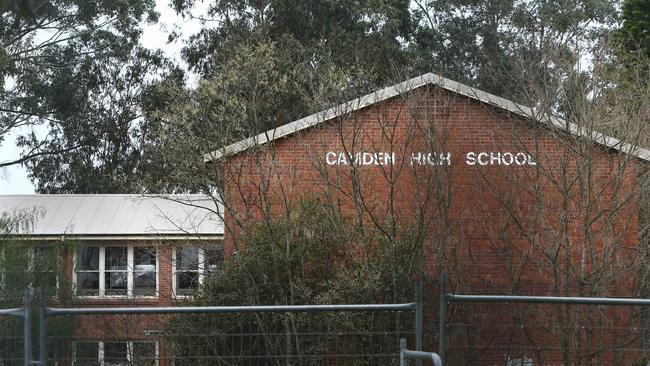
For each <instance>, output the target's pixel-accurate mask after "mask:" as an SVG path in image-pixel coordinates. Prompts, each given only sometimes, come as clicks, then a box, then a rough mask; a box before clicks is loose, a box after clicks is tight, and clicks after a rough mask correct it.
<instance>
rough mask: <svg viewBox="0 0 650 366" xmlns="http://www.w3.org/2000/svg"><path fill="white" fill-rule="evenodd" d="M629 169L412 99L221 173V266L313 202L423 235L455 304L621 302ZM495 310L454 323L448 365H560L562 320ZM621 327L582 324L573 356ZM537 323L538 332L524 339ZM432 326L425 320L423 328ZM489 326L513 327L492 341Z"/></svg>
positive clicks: (626, 287)
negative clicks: (492, 299)
mask: <svg viewBox="0 0 650 366" xmlns="http://www.w3.org/2000/svg"><path fill="white" fill-rule="evenodd" d="M332 152H334V153H335V154H336V159H334V158H333V155H329V162H328V153H332ZM364 152H369V153H376V152H383V153H386V154H387V155H389V156H393V155H390V154H394V156H395V158H394V161H393V162H392V164H382V163H381V162H379V163H377V164H370V165H358V166H353V165H350V164H339V161H338V158H339V153H343V154H344V156H348V160H349V156H350V155H351V156H353V157H354V156H355V154H357V153H364ZM480 152H487V153H489V152H492V153H494V155H493V156H490V155H487V157H486V156H485V155H482V156H481V157H482V160H480V161H481V162H488V164H487V165H481V164H480V163H479V162H478V160H477V159H476V158H477V157H478V156H477V154H479V153H480ZM417 153H425V154H428V153H432V155H430V156H429V155H426V157H427V160H426V161H425V163H424V164H420V162H421V161H423V160H422V159H414V156H413V155H412V154H417ZM447 153H449V154H450V155H447ZM468 153H474V155H472V156H473V157H474V159H473V160H472V159H469V155H468ZM498 153H501V155H498ZM504 153H509V154H512V155H503V154H504ZM517 154H520V155H517ZM384 156H385V155H384ZM416 156H417V155H416ZM511 156H512V160H511ZM419 157H422V155H419ZM449 157H450V159H451V164H447V163H448V160H449ZM517 157H518V158H519V159H520V160H519V162H520V163H522V164H521V165H520V164H517V163H516V162H514V159H515V158H517ZM382 159H383V161H384V162H385V158H382ZM334 160H336V162H337V163H336V164H330V163H331V162H333V161H334ZM472 161H473V162H474V164H471V162H472ZM638 165H639V162H638V161H636V160H634V159H633V158H631V157H628V156H623V155H620V154H617V153H616V152H614V151H610V150H607V149H604V148H601V147H598V146H595V145H594V144H590V143H586V142H584V141H580V140H577V139H576V138H574V137H572V136H568V134H566V133H565V132H561V131H556V130H552V129H550V128H546V127H543V126H540V125H535V124H533V123H531V122H530V121H526V120H523V119H521V118H519V117H517V116H513V115H510V114H507V113H504V112H503V111H501V110H498V109H495V108H493V107H490V106H486V105H484V104H481V103H479V102H476V101H474V100H471V99H469V98H465V97H462V96H459V95H455V94H452V93H448V92H443V91H440V90H437V89H435V88H423V89H421V90H417V91H414V92H411V93H409V94H408V95H406V96H398V97H395V98H393V99H390V100H388V101H386V102H384V103H381V104H378V105H374V106H371V107H367V108H364V109H362V110H360V111H358V112H356V113H352V114H348V115H344V116H343V117H340V118H337V119H336V120H333V121H328V122H327V123H323V124H320V125H318V126H316V127H313V128H310V129H308V130H305V131H301V132H298V133H296V134H294V135H292V136H290V137H286V138H283V139H280V140H277V141H275V142H274V143H272V144H267V145H264V146H262V147H256V148H252V149H250V150H248V151H247V152H246V153H242V154H239V155H236V156H232V157H230V158H228V159H227V160H226V161H224V162H222V163H221V165H220V169H221V171H222V172H223V175H224V182H225V197H224V199H225V200H226V201H227V202H228V205H227V206H228V207H229V208H230V209H229V210H228V211H227V212H226V226H227V230H226V239H225V246H226V253H231V252H232V251H234V250H236V249H237V247H238V245H240V244H239V238H240V236H241V233H242V232H243V231H245V230H246V226H247V225H250V224H251V223H254V222H258V221H260V220H263V219H264V218H272V217H277V216H278V215H285V214H288V213H290V212H291V211H292V210H294V209H295V208H296V207H298V204H299V202H300V201H301V200H308V199H312V198H313V197H320V198H321V199H323V200H324V201H325V202H327V203H328V204H329V205H330V206H331V207H335V208H336V209H337V210H338V211H339V212H340V213H341V214H342V215H344V216H347V217H349V218H350V222H355V223H360V222H363V224H364V225H366V226H368V227H373V225H374V226H375V227H379V226H385V227H388V226H389V225H390V224H391V223H392V220H393V218H394V219H395V221H396V222H398V223H400V224H402V225H408V224H413V223H414V222H419V223H421V224H422V225H423V227H424V228H425V229H426V231H427V240H425V243H424V245H425V249H426V253H427V269H428V272H429V276H431V278H432V279H434V280H435V279H436V278H437V277H438V274H439V273H440V272H441V271H443V270H444V271H445V272H448V273H449V274H450V276H451V279H450V282H451V285H452V289H453V291H456V292H461V293H501V294H503V293H516V294H522V295H525V294H530V295H557V294H563V295H574V294H580V295H583V296H590V295H596V294H597V295H600V296H630V294H633V293H635V292H634V289H635V288H636V278H635V276H634V274H633V273H630V270H629V269H630V268H631V265H632V263H633V259H634V256H635V253H634V246H635V245H636V243H637V242H638V240H639V223H638V208H637V205H636V196H635V195H636V187H637V186H636V185H637V180H636V179H637V170H638V169H639V167H638ZM359 202H363V204H362V205H359ZM359 206H361V207H359ZM360 212H361V213H360ZM554 258H559V259H558V260H557V261H555V259H554ZM581 268H584V275H583V276H584V278H587V279H588V281H596V282H594V283H586V282H585V280H584V279H583V280H581V279H580V277H581V274H580V271H581ZM599 275H602V276H601V277H599ZM603 276H607V277H606V279H605V278H604V277H603ZM430 297H431V298H434V299H435V298H437V297H436V296H430ZM434 301H435V300H433V302H432V303H431V304H429V305H431V306H435V302H434ZM463 308H464V309H470V307H467V306H465V307H463ZM459 309H461V307H459ZM474 309H478V308H476V307H475V308H474ZM499 309H500V310H495V308H494V307H492V308H491V310H489V309H487V308H483V310H482V311H471V312H469V313H467V311H469V310H467V311H465V312H466V314H465V315H463V316H464V317H465V318H464V319H463V321H462V322H461V323H471V324H475V325H476V324H479V325H480V326H477V327H475V328H473V330H471V331H470V334H468V333H467V331H465V333H463V331H462V330H458V329H457V330H455V331H453V330H452V331H451V332H450V342H451V344H456V350H457V352H456V354H459V355H462V356H461V357H459V358H458V359H457V360H456V361H455V362H458V364H503V363H504V357H505V356H504V354H505V353H506V352H512V354H513V355H514V356H521V355H523V353H525V354H526V356H527V357H534V358H535V360H542V362H544V364H554V363H561V355H560V352H559V351H558V350H557V347H560V346H561V345H560V344H558V341H557V340H558V332H557V329H556V328H557V327H558V324H559V322H560V321H561V319H560V318H559V317H560V316H561V314H556V312H555V311H554V309H555V308H551V307H540V308H539V310H533V308H530V309H529V310H528V312H525V316H524V315H521V312H517V311H514V310H509V309H510V307H508V306H506V305H502V306H501V308H499ZM610 311H612V312H613V313H609V312H610ZM459 313H463V311H462V310H459ZM531 314H532V315H531ZM580 314H581V316H578V317H577V318H575V319H574V321H587V319H586V318H588V316H590V315H588V314H591V313H589V311H587V310H584V311H583V310H581V313H580ZM621 314H623V315H624V311H622V310H620V309H617V310H607V311H603V312H601V313H599V314H593V319H592V320H590V321H589V323H588V324H586V325H585V329H586V330H585V332H586V333H589V336H588V337H587V336H585V337H583V338H585V340H584V343H583V344H582V345H581V346H584V348H585V349H586V350H587V349H590V347H593V348H594V349H596V348H598V344H599V342H604V343H605V344H615V342H614V341H619V340H620V339H618V338H617V337H618V336H621V337H622V335H620V334H618V333H617V332H604V331H602V330H598V329H597V330H593V329H591V328H590V327H592V326H593V327H596V326H599V325H598V324H596V323H598V321H605V322H607V321H610V320H611V319H610V318H609V317H608V315H611V316H614V315H615V316H616V318H617V319H622V318H623V316H622V315H621ZM569 316H575V313H573V315H570V314H569ZM522 319H523V320H522ZM579 319H581V320H579ZM563 321H564V322H569V323H571V319H568V320H567V319H565V320H563ZM621 321H623V320H621ZM522 323H523V325H524V326H525V327H524V326H522ZM537 323H541V324H542V325H543V327H541V328H543V329H537V328H535V327H534V326H533V324H537ZM436 324H437V320H436V319H431V323H429V324H427V325H426V328H428V329H435V328H436ZM499 324H502V325H503V324H511V325H512V327H510V328H508V329H507V330H506V331H495V327H494V326H495V325H499ZM573 324H575V323H573ZM617 324H619V323H617V322H614V323H611V324H610V325H612V327H614V326H616V325H617ZM515 327H518V328H519V329H520V330H515ZM538 328H540V327H538ZM521 329H525V330H521ZM554 329H555V330H554ZM599 329H601V328H599ZM610 341H611V342H610ZM468 342H469V343H468ZM472 342H473V343H472ZM608 342H609V343H608ZM470 343H472V344H473V345H471V346H470ZM430 346H433V344H430ZM483 346H485V347H483ZM565 346H566V345H565ZM571 346H576V345H571ZM462 347H469V348H470V349H471V352H468V351H467V349H463V348H462ZM531 347H533V348H532V349H531ZM535 347H537V348H535ZM490 349H491V350H496V351H494V352H492V353H494V354H491V355H490V356H489V357H488V356H486V357H484V358H482V360H483V362H484V363H480V362H478V361H477V360H478V359H477V358H472V357H477V356H476V355H477V354H482V355H484V356H485V354H486V353H485V352H487V353H488V354H489V353H490V351H489V350H490ZM522 349H523V350H522ZM516 352H520V353H522V354H521V355H520V354H517V353H516ZM451 353H452V354H454V352H453V350H452V351H451ZM596 353H597V355H596V356H594V357H593V360H594V362H600V363H601V364H602V362H604V361H603V360H605V361H606V360H611V357H614V356H613V355H614V353H611V352H610V353H608V354H607V355H603V354H602V353H598V352H596ZM522 357H523V356H522ZM617 357H618V356H617ZM605 363H607V362H605Z"/></svg>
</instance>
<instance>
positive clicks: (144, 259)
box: [133, 248, 156, 270]
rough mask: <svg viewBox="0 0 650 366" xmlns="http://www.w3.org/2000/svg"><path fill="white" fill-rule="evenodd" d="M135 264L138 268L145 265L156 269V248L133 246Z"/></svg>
mask: <svg viewBox="0 0 650 366" xmlns="http://www.w3.org/2000/svg"><path fill="white" fill-rule="evenodd" d="M133 264H134V265H135V269H136V270H139V269H140V268H142V267H140V268H138V266H145V268H153V270H155V269H156V249H155V248H133ZM151 266H153V267H151ZM149 270H151V269H149Z"/></svg>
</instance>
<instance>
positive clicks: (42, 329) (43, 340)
mask: <svg viewBox="0 0 650 366" xmlns="http://www.w3.org/2000/svg"><path fill="white" fill-rule="evenodd" d="M46 307H47V300H46V299H45V290H44V289H42V288H39V289H38V321H39V324H38V329H39V330H38V343H39V346H38V353H39V360H40V363H39V365H40V366H46V365H47V329H46V327H47V312H46V311H45V308H46Z"/></svg>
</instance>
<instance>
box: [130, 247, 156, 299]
mask: <svg viewBox="0 0 650 366" xmlns="http://www.w3.org/2000/svg"><path fill="white" fill-rule="evenodd" d="M133 257H134V258H133V263H134V273H133V286H134V289H133V294H134V295H145V296H154V295H156V249H155V248H133Z"/></svg>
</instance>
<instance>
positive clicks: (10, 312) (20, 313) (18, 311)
mask: <svg viewBox="0 0 650 366" xmlns="http://www.w3.org/2000/svg"><path fill="white" fill-rule="evenodd" d="M0 315H6V316H17V317H19V318H23V317H25V308H15V309H0Z"/></svg>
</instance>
